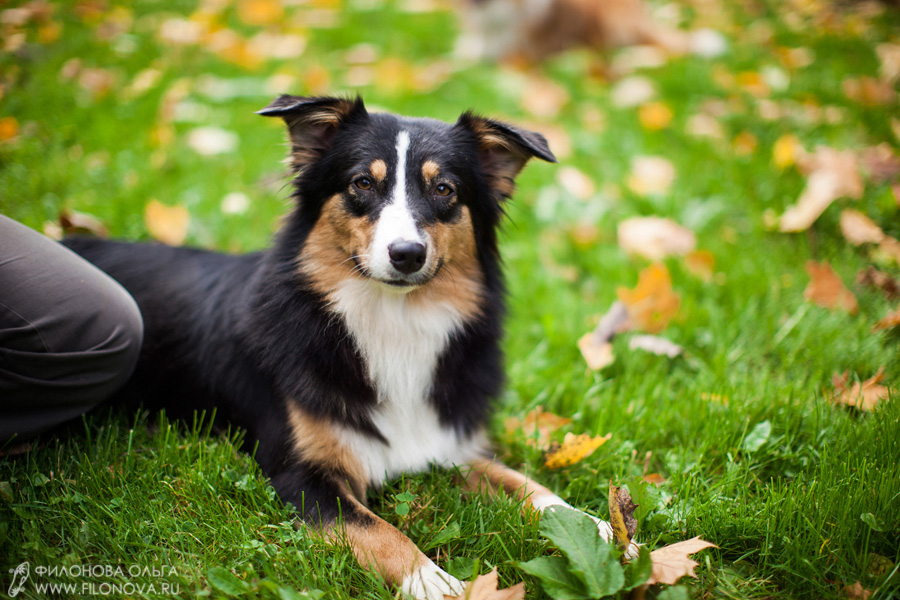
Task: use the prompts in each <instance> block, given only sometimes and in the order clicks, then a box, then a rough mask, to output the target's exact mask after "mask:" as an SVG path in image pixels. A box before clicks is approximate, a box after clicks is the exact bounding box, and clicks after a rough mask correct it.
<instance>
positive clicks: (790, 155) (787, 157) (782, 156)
mask: <svg viewBox="0 0 900 600" xmlns="http://www.w3.org/2000/svg"><path fill="white" fill-rule="evenodd" d="M799 149H800V140H798V139H797V136H795V135H791V134H787V135H783V136H781V137H780V138H778V139H777V140H775V145H774V146H773V147H772V163H773V164H774V165H775V166H776V167H778V168H779V169H787V168H788V167H790V166H792V165H793V164H794V163H795V162H796V161H797V152H798V150H799Z"/></svg>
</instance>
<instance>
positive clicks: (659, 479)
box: [643, 473, 668, 485]
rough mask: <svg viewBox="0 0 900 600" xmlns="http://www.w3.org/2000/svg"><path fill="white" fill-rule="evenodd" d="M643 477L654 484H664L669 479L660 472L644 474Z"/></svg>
mask: <svg viewBox="0 0 900 600" xmlns="http://www.w3.org/2000/svg"><path fill="white" fill-rule="evenodd" d="M643 479H644V481H646V482H647V483H652V484H653V485H662V484H664V483H665V482H667V481H668V479H666V478H665V477H663V476H662V475H660V474H659V473H647V474H646V475H644V477H643Z"/></svg>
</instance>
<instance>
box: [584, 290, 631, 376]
mask: <svg viewBox="0 0 900 600" xmlns="http://www.w3.org/2000/svg"><path fill="white" fill-rule="evenodd" d="M630 328H631V320H630V319H629V318H628V310H627V309H626V308H625V305H624V304H622V303H621V302H619V301H616V302H613V304H612V306H610V307H609V310H608V311H606V314H605V315H603V316H602V317H601V318H600V321H599V322H598V323H597V327H595V328H594V330H593V331H591V332H589V333H586V334H584V335H583V336H581V339H579V340H578V349H579V350H581V355H582V356H583V357H584V361H585V362H586V363H587V365H588V368H590V369H592V370H594V371H598V370H600V369H602V368H603V367H606V366H609V365H611V364H612V363H613V362H615V360H616V357H615V355H614V354H613V348H612V344H611V343H610V342H611V340H612V339H613V337H615V335H616V334H617V333H621V332H623V331H627V330H628V329H630Z"/></svg>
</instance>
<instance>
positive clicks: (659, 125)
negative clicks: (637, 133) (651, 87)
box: [638, 101, 674, 131]
mask: <svg viewBox="0 0 900 600" xmlns="http://www.w3.org/2000/svg"><path fill="white" fill-rule="evenodd" d="M673 116H674V115H673V113H672V109H671V108H669V107H668V105H666V104H665V103H663V102H658V101H657V102H648V103H646V104H642V105H641V107H640V108H639V109H638V119H639V120H640V122H641V125H643V126H644V129H647V130H649V131H659V130H660V129H665V128H666V127H668V126H669V123H671V122H672V117H673Z"/></svg>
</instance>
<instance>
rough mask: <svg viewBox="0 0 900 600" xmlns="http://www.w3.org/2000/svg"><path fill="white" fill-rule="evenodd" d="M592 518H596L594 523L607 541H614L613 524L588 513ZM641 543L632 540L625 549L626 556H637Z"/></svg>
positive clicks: (629, 557) (630, 557)
mask: <svg viewBox="0 0 900 600" xmlns="http://www.w3.org/2000/svg"><path fill="white" fill-rule="evenodd" d="M588 516H589V517H590V518H592V519H593V520H594V523H596V524H597V531H599V532H600V536H601V537H603V539H604V540H606V541H607V542H612V541H613V530H612V525H610V524H609V522H608V521H603V520H601V519H598V518H597V517H595V516H593V515H588ZM640 548H641V545H640V544H638V543H636V542H631V544H630V545H629V546H628V548H626V549H625V558H628V559H632V558H637V555H638V552H640Z"/></svg>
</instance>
